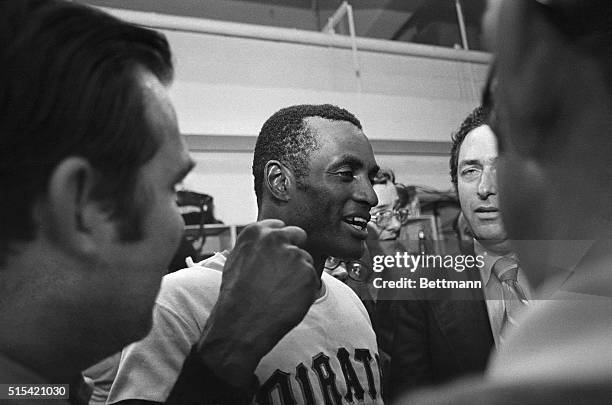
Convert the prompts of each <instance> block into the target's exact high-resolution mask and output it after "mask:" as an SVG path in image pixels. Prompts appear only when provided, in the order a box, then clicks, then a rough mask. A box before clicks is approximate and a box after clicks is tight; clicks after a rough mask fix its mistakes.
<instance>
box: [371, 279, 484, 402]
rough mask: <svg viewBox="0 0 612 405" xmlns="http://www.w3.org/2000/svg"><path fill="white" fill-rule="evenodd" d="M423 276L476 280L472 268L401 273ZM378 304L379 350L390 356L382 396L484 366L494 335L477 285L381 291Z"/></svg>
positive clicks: (475, 370) (391, 394) (447, 378)
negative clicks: (392, 291)
mask: <svg viewBox="0 0 612 405" xmlns="http://www.w3.org/2000/svg"><path fill="white" fill-rule="evenodd" d="M424 272H429V273H424ZM423 275H427V276H428V277H429V279H435V278H437V277H444V278H446V279H449V280H450V279H452V280H457V281H461V280H464V281H465V280H472V281H477V280H480V272H479V270H478V268H476V267H473V268H468V269H466V270H464V271H463V272H455V271H454V270H448V269H443V270H440V269H437V270H430V269H423V270H420V271H416V272H414V273H411V274H410V275H407V274H406V273H403V274H402V276H407V277H411V278H413V279H414V278H416V279H417V281H418V278H420V277H422V276H423ZM377 305H378V308H377V318H378V328H377V337H378V342H379V346H380V348H379V350H380V351H381V352H382V353H381V355H382V356H383V357H384V358H387V359H389V357H390V359H389V360H388V361H389V363H388V364H387V365H386V367H385V368H384V371H385V372H386V374H385V387H386V390H385V392H386V396H387V398H394V397H396V396H397V395H398V394H401V393H403V392H405V391H408V390H411V389H414V388H417V387H422V386H425V385H431V384H440V383H444V382H448V381H450V380H452V379H455V378H457V377H462V376H465V375H469V374H475V373H482V372H483V371H484V370H485V367H486V365H487V362H488V359H489V354H490V352H491V350H492V348H493V346H494V340H493V335H492V332H491V326H490V324H489V316H488V314H487V307H486V302H485V301H484V295H483V293H482V289H480V288H477V289H469V290H467V289H466V290H459V289H401V290H397V291H396V293H395V294H393V293H388V292H387V294H380V295H379V301H378V303H377Z"/></svg>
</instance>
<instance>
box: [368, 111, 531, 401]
mask: <svg viewBox="0 0 612 405" xmlns="http://www.w3.org/2000/svg"><path fill="white" fill-rule="evenodd" d="M485 118H486V117H485V112H484V110H483V109H482V108H481V107H478V108H476V109H475V110H474V111H473V112H472V113H471V114H470V115H469V116H468V117H467V118H466V119H465V120H464V122H463V123H462V125H461V127H460V129H459V130H458V131H457V133H455V134H454V135H453V138H452V140H453V147H452V150H451V158H450V168H451V178H452V181H453V183H454V185H455V188H456V190H457V193H458V195H459V201H460V204H461V209H462V213H463V216H464V217H465V219H466V221H467V223H468V224H469V227H470V229H471V232H472V234H473V236H474V252H473V253H471V255H473V256H476V257H478V258H480V260H481V261H479V264H481V265H480V266H471V267H470V268H469V269H466V270H464V271H463V272H453V271H452V270H451V271H449V270H448V269H436V270H434V271H433V272H432V270H431V269H422V270H420V271H416V272H415V273H412V277H414V274H418V273H423V272H424V271H428V272H432V273H431V274H434V275H435V277H434V276H432V275H429V278H430V279H435V278H440V277H441V278H446V279H453V280H469V281H481V282H482V289H480V288H478V289H469V290H464V291H460V290H453V289H444V290H428V289H427V290H426V289H406V290H400V292H399V293H398V294H397V295H396V296H395V297H394V298H393V299H391V300H390V301H388V302H386V303H382V302H381V303H380V312H379V315H378V316H379V323H380V328H379V341H380V345H381V347H382V350H383V351H384V352H385V353H387V354H389V356H390V358H391V364H390V367H389V371H388V376H387V378H388V380H387V382H388V385H389V394H390V396H391V397H393V396H395V395H396V394H399V393H401V392H404V391H407V390H410V389H413V388H416V387H419V386H423V385H430V384H439V383H443V382H446V381H450V380H452V379H455V378H457V377H461V376H464V375H467V374H473V373H481V372H483V371H484V369H485V367H486V364H487V361H488V358H489V354H490V352H491V350H492V348H493V347H494V346H499V345H500V343H501V341H502V339H503V334H504V329H506V328H507V327H508V323H509V321H508V319H507V317H506V313H505V307H504V301H503V296H501V294H500V290H499V287H500V285H501V284H500V279H499V278H498V277H497V276H496V272H495V271H494V269H495V268H499V266H500V265H497V266H496V264H497V263H498V262H500V263H502V262H501V261H500V260H501V259H502V258H504V260H506V259H507V260H510V259H511V258H513V254H512V252H511V251H510V246H509V242H508V240H507V236H506V231H505V229H504V226H503V224H502V221H501V217H500V213H499V207H498V195H497V180H496V175H495V170H496V161H497V143H496V140H495V137H494V135H493V133H492V132H491V129H490V128H489V126H488V125H487V123H486V121H485ZM419 276H420V275H419ZM409 277H410V275H409ZM417 278H418V277H417ZM518 282H519V283H521V284H522V285H524V287H525V288H524V290H527V291H528V288H527V286H526V283H525V277H524V275H523V274H522V272H521V271H519V272H518Z"/></svg>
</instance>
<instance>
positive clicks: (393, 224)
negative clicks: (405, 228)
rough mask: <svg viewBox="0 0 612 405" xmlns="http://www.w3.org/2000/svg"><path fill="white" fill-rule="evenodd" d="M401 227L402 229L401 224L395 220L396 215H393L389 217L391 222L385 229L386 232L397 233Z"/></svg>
mask: <svg viewBox="0 0 612 405" xmlns="http://www.w3.org/2000/svg"><path fill="white" fill-rule="evenodd" d="M401 227H402V223H401V222H400V221H399V219H398V218H397V215H393V216H392V217H391V221H390V222H389V225H387V227H386V230H387V231H392V232H399V230H400V228H401Z"/></svg>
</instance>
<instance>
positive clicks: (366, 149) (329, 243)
mask: <svg viewBox="0 0 612 405" xmlns="http://www.w3.org/2000/svg"><path fill="white" fill-rule="evenodd" d="M304 121H305V125H306V126H307V127H308V129H309V130H310V131H313V133H314V136H316V137H317V140H318V142H319V144H320V148H318V149H317V150H315V151H313V152H311V153H310V157H309V169H310V170H309V173H308V175H306V176H304V177H303V178H302V179H301V180H300V186H299V187H298V189H297V190H296V193H295V196H294V197H293V199H294V204H295V208H296V209H295V214H294V215H295V216H294V219H295V223H293V225H298V226H300V227H302V228H303V229H304V230H306V232H307V234H308V242H307V245H308V250H309V251H310V252H311V253H312V254H315V255H324V256H334V257H342V258H355V259H357V258H359V257H360V256H361V255H362V253H363V246H364V244H363V242H364V240H365V239H366V238H367V236H368V232H367V227H366V226H367V223H368V221H369V219H370V208H372V207H374V206H375V205H376V204H377V198H376V194H375V193H374V189H373V188H372V180H373V178H374V176H375V175H376V173H377V171H378V165H377V164H376V160H375V159H374V153H373V152H372V147H371V146H370V143H369V141H368V140H367V138H366V137H365V135H364V134H363V132H362V131H361V130H360V129H359V128H357V127H356V126H355V125H353V124H352V123H350V122H347V121H332V120H328V119H324V118H320V117H310V118H307V119H305V120H304Z"/></svg>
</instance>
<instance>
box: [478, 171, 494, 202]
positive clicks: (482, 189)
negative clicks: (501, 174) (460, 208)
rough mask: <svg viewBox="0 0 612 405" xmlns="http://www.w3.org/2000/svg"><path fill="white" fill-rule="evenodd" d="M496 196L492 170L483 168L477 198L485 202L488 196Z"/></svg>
mask: <svg viewBox="0 0 612 405" xmlns="http://www.w3.org/2000/svg"><path fill="white" fill-rule="evenodd" d="M494 194H497V176H496V173H495V171H494V170H493V169H491V168H485V169H484V170H483V172H482V176H480V181H479V182H478V196H479V197H480V199H482V200H486V199H487V198H488V197H489V196H490V195H494Z"/></svg>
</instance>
